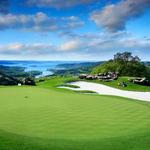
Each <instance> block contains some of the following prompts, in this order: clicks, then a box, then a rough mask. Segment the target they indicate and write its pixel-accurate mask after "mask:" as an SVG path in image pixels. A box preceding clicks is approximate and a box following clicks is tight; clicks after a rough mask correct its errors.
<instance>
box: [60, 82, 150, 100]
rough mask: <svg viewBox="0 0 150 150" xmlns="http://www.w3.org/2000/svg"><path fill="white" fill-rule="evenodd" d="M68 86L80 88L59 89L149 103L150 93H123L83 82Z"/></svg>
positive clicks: (100, 85)
mask: <svg viewBox="0 0 150 150" xmlns="http://www.w3.org/2000/svg"><path fill="white" fill-rule="evenodd" d="M69 84H71V85H76V86H79V87H80V88H70V87H61V88H66V89H71V90H76V91H80V90H89V91H94V92H97V93H98V94H101V95H114V96H121V97H127V98H132V99H136V100H143V101H150V92H134V91H124V90H119V89H116V88H112V87H109V86H106V85H102V84H98V83H89V82H85V81H77V82H72V83H69Z"/></svg>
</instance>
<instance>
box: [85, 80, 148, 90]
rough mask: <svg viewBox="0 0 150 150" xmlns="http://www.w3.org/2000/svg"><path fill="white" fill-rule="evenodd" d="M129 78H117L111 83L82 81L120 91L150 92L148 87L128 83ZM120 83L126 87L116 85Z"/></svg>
mask: <svg viewBox="0 0 150 150" xmlns="http://www.w3.org/2000/svg"><path fill="white" fill-rule="evenodd" d="M129 78H131V77H119V78H118V80H114V81H111V82H105V81H99V80H84V81H88V82H94V83H100V84H104V85H108V86H111V87H114V88H118V89H121V90H128V91H141V92H150V86H143V85H138V84H134V83H131V82H129V81H128V79H129ZM121 82H125V83H126V84H127V87H122V86H119V85H118V83H121Z"/></svg>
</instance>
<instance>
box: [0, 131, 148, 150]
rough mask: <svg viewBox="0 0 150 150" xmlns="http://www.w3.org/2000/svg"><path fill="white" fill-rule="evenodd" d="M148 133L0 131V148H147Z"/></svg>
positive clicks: (56, 149)
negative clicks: (92, 135)
mask: <svg viewBox="0 0 150 150" xmlns="http://www.w3.org/2000/svg"><path fill="white" fill-rule="evenodd" d="M149 141H150V133H149V134H148V133H146V134H142V135H132V136H126V137H117V138H107V139H99V140H98V139H96V140H94V139H93V140H91V141H87V140H80V141H79V140H64V139H42V138H34V137H27V136H22V135H17V134H12V133H8V132H5V131H0V150H104V149H106V150H149V148H150V142H149Z"/></svg>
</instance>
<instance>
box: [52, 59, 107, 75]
mask: <svg viewBox="0 0 150 150" xmlns="http://www.w3.org/2000/svg"><path fill="white" fill-rule="evenodd" d="M103 63H104V61H101V62H83V63H72V64H59V65H57V66H56V69H50V71H53V73H54V75H79V74H81V73H90V72H91V71H92V69H93V68H94V67H96V66H98V65H100V64H103Z"/></svg>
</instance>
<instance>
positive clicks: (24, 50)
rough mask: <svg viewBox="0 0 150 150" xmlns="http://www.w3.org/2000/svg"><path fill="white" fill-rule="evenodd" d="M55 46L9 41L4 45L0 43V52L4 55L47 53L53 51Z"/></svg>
mask: <svg viewBox="0 0 150 150" xmlns="http://www.w3.org/2000/svg"><path fill="white" fill-rule="evenodd" d="M55 50H56V48H55V47H54V46H53V45H51V44H44V43H33V44H23V43H11V44H6V45H0V54H5V55H14V54H17V55H20V54H32V55H33V54H44V53H45V54H47V53H50V52H53V51H55Z"/></svg>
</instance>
